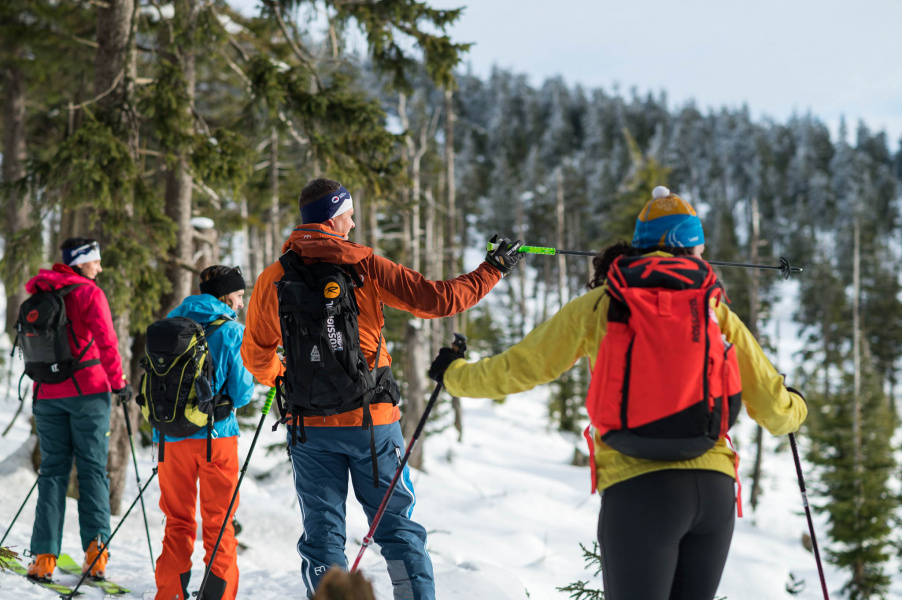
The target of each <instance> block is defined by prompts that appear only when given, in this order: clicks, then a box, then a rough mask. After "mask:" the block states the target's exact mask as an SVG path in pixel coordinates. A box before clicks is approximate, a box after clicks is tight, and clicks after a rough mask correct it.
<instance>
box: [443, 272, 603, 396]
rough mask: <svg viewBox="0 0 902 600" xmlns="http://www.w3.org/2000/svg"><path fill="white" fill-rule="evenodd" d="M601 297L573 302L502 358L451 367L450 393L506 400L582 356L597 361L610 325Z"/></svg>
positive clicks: (555, 375)
mask: <svg viewBox="0 0 902 600" xmlns="http://www.w3.org/2000/svg"><path fill="white" fill-rule="evenodd" d="M601 293H602V290H601V289H600V288H599V289H597V290H592V291H590V292H588V293H586V294H583V295H582V296H580V297H579V298H577V299H575V300H573V301H572V302H570V303H569V304H567V305H566V306H564V308H562V309H561V310H560V312H558V313H557V314H556V315H554V316H553V317H552V318H551V319H549V320H547V321H545V322H544V323H542V324H541V325H539V326H538V327H536V328H535V329H533V330H532V331H531V332H530V333H529V334H528V335H527V336H526V337H525V338H523V340H522V341H520V342H519V343H517V344H516V345H514V346H512V347H511V348H509V349H507V350H505V351H504V352H502V353H501V354H497V355H495V356H492V357H490V358H484V359H482V360H480V361H478V362H475V363H467V362H466V361H464V360H457V361H455V362H453V363H451V365H450V366H449V367H448V370H447V371H445V373H444V384H445V387H446V388H447V389H448V392H449V393H451V394H454V395H455V396H465V397H470V398H503V397H504V396H506V395H507V394H515V393H517V392H525V391H526V390H530V389H532V388H534V387H535V386H537V385H540V384H542V383H548V382H549V381H553V380H555V379H557V378H558V377H560V376H561V375H562V374H563V373H564V372H565V371H567V370H568V369H570V368H571V367H572V366H573V365H574V364H575V363H576V361H577V360H579V359H580V358H581V357H583V356H591V357H592V358H593V359H594V357H595V354H596V353H597V350H598V346H599V345H600V344H601V338H602V337H603V336H604V332H605V325H606V321H605V316H606V314H607V302H602V303H599V298H600V296H601Z"/></svg>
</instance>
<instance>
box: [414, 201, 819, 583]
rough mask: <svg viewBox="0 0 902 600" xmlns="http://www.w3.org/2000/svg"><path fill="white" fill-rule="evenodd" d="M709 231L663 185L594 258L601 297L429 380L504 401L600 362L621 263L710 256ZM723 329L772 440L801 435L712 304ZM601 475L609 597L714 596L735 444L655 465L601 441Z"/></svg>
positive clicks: (746, 398) (740, 331) (742, 334)
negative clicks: (582, 364)
mask: <svg viewBox="0 0 902 600" xmlns="http://www.w3.org/2000/svg"><path fill="white" fill-rule="evenodd" d="M703 251H704V233H703V231H702V226H701V221H700V220H699V219H698V216H697V215H696V213H695V210H694V209H693V208H692V207H691V206H690V205H689V204H688V203H687V202H686V201H685V200H683V199H682V198H680V197H679V196H677V195H675V194H672V193H671V192H670V191H669V190H668V189H667V188H664V187H662V186H660V187H658V188H655V190H654V193H653V198H652V200H650V201H649V202H648V203H647V204H646V206H645V208H644V209H643V211H642V213H640V215H639V218H638V219H637V223H636V230H635V235H634V237H633V241H632V244H627V243H625V242H621V243H618V244H615V245H614V246H611V247H609V248H607V249H606V250H605V251H603V252H602V253H601V254H599V256H597V257H596V258H595V259H594V266H595V273H594V277H593V280H592V281H591V282H590V283H589V288H590V291H589V292H587V293H586V294H583V295H582V296H580V297H579V298H576V299H575V300H573V301H571V302H570V303H568V304H567V305H565V306H564V307H563V308H562V309H561V310H560V312H558V313H557V314H556V315H554V316H553V317H552V318H551V319H549V320H548V321H546V322H545V323H543V324H541V325H539V326H538V327H536V328H535V329H534V330H533V331H532V332H530V333H529V334H528V335H527V336H526V337H525V338H524V339H523V340H522V341H521V342H519V343H518V344H516V345H515V346H513V347H511V348H510V349H508V350H507V351H505V352H502V353H501V354H498V355H496V356H493V357H490V358H485V359H482V360H480V361H478V362H475V363H468V362H467V361H466V360H463V358H462V356H461V355H460V354H459V353H456V352H455V351H454V350H451V349H450V348H443V349H442V350H441V352H440V353H439V356H438V357H437V358H436V359H435V362H433V364H432V366H431V368H430V370H429V374H430V376H431V377H432V378H433V379H435V380H436V381H441V382H442V383H444V386H445V388H446V389H447V390H448V392H449V393H451V394H453V395H455V396H462V397H472V398H501V397H504V396H506V395H508V394H515V393H517V392H523V391H526V390H529V389H531V388H533V387H535V386H537V385H540V384H543V383H547V382H549V381H552V380H554V379H556V378H557V377H559V376H560V375H561V374H563V373H564V372H565V371H567V370H569V369H570V368H571V367H572V366H573V365H574V364H575V363H576V362H577V360H579V359H580V358H582V357H588V358H589V360H590V362H592V363H593V367H594V360H595V358H596V356H597V354H598V350H599V347H600V346H601V342H602V339H603V338H604V336H605V334H606V331H607V315H608V308H609V305H610V301H611V299H610V297H609V296H608V294H606V293H605V290H606V287H605V280H606V278H607V274H608V268H609V267H610V266H611V264H612V262H613V261H614V260H615V259H616V258H617V257H618V256H621V255H633V256H638V255H657V256H673V255H689V256H699V257H700V256H701V254H702V252H703ZM711 307H712V309H713V311H714V314H715V315H716V318H717V322H718V324H719V326H720V329H721V332H722V333H723V335H724V336H725V337H726V340H727V341H728V342H729V343H731V344H733V345H734V347H735V349H736V357H737V362H738V365H739V371H740V376H741V380H742V401H743V404H744V405H745V407H746V410H747V411H748V413H749V415H750V416H751V417H752V418H753V419H754V420H755V421H756V422H758V423H759V424H760V425H761V426H763V427H764V428H765V429H767V430H768V431H769V432H770V433H771V434H773V435H783V434H787V433H790V432H793V431H795V430H797V429H798V428H799V426H800V425H801V424H802V422H804V420H805V418H806V417H807V415H808V409H807V405H806V404H805V401H804V399H803V398H802V396H801V395H800V394H799V393H798V392H796V391H795V390H792V389H791V388H787V387H786V386H785V385H784V382H783V376H782V375H780V374H779V373H778V372H777V371H776V369H774V367H773V366H772V365H771V363H770V362H769V361H768V360H767V358H766V357H765V355H764V353H763V351H762V350H761V347H760V346H759V345H758V343H757V341H756V340H755V338H754V337H753V336H752V334H751V333H750V332H749V330H748V328H747V327H746V326H745V325H744V324H743V323H742V321H741V320H740V319H739V317H737V316H736V315H735V314H734V313H733V312H732V311H730V309H729V308H728V307H727V305H726V304H725V303H723V302H715V301H712V303H711ZM593 440H594V459H595V465H594V466H595V477H596V478H597V480H596V483H597V488H598V489H599V490H602V502H601V511H600V515H599V521H598V541H599V544H600V546H601V555H602V572H603V578H604V591H605V598H606V599H608V600H635V599H642V600H710V599H712V598H714V596H715V594H716V592H717V586H718V585H719V583H720V578H721V575H722V573H723V568H724V564H725V563H726V558H727V553H728V552H729V548H730V542H731V540H732V536H733V524H734V519H735V502H736V499H735V495H734V487H735V486H734V483H735V476H736V463H735V462H734V461H735V458H734V453H733V450H731V449H730V447H729V446H728V445H727V443H726V441H725V440H724V438H720V439H719V440H718V441H717V443H716V444H715V446H714V447H713V448H712V449H710V450H708V451H707V452H705V453H704V454H702V455H701V456H698V457H697V458H693V459H689V460H683V461H678V462H668V461H653V460H646V459H640V458H634V457H631V456H627V455H625V454H622V453H620V452H618V451H616V450H614V449H613V448H611V447H609V446H607V445H606V444H605V443H604V442H602V441H601V438H600V436H599V435H598V432H597V431H595V432H594V435H593Z"/></svg>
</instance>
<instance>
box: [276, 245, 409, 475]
mask: <svg viewBox="0 0 902 600" xmlns="http://www.w3.org/2000/svg"><path fill="white" fill-rule="evenodd" d="M279 262H281V263H282V268H283V269H284V270H285V275H284V276H283V277H282V279H281V280H280V281H278V282H277V283H276V286H277V289H278V298H279V322H280V324H281V328H282V345H283V347H284V349H285V375H284V376H283V377H281V378H280V380H279V381H278V382H277V384H276V389H277V398H278V400H279V402H278V405H279V410H280V412H281V413H282V421H281V422H290V423H291V424H292V425H294V428H293V430H292V431H293V436H292V443H294V442H295V441H296V437H297V435H298V434H300V437H301V443H304V442H306V434H305V432H304V419H303V417H306V416H324V415H337V414H340V413H344V412H348V411H351V410H355V409H358V408H363V428H364V429H369V430H370V441H371V446H372V448H371V449H372V450H373V467H374V475H375V479H378V470H377V469H376V462H375V437H374V436H375V433H374V431H373V428H372V427H371V425H372V416H371V414H370V409H369V407H370V404H374V403H379V402H391V403H393V404H397V403H398V400H399V399H400V391H399V389H398V384H397V383H396V382H395V380H394V378H393V377H392V374H391V369H390V367H382V368H376V369H374V370H373V371H370V368H369V366H368V365H367V361H366V358H365V357H364V355H363V352H362V351H361V349H360V333H359V327H358V323H357V315H358V314H359V312H360V310H359V308H358V307H357V298H356V296H355V292H354V288H355V287H358V286H362V285H363V280H362V279H361V278H360V277H359V275H358V274H357V272H356V271H355V270H354V267H353V266H352V265H335V264H331V263H324V262H320V263H314V264H310V265H305V264H304V262H303V260H302V259H301V257H300V256H299V255H298V254H296V253H295V252H293V251H291V250H289V251H288V252H286V253H285V254H284V255H282V257H281V258H280V259H279ZM381 351H382V338H381V335H380V338H379V347H378V350H377V351H376V362H375V365H376V366H378V364H379V354H380V353H381ZM283 387H284V390H283V389H282V388H283ZM283 394H284V396H283ZM288 415H290V418H291V420H290V421H289V418H288ZM377 485H378V484H377Z"/></svg>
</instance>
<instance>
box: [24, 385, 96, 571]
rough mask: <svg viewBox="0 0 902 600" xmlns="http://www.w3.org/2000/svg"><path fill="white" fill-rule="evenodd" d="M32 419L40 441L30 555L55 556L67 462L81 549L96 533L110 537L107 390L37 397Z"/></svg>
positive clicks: (62, 515)
mask: <svg viewBox="0 0 902 600" xmlns="http://www.w3.org/2000/svg"><path fill="white" fill-rule="evenodd" d="M33 413H34V422H35V425H36V426H37V430H38V440H39V441H40V444H41V475H40V477H38V505H37V509H36V511H35V516H34V528H33V529H32V533H31V551H32V552H33V553H34V554H53V555H55V556H59V555H60V549H61V546H62V535H63V523H64V521H65V517H66V489H67V488H68V487H69V473H70V471H71V470H72V461H73V460H74V461H75V465H76V467H77V468H78V525H79V528H80V532H81V546H82V549H83V550H87V548H88V546H90V545H91V541H92V540H94V539H96V538H97V536H100V537H101V541H104V542H105V541H106V540H107V539H108V538H109V536H110V480H109V479H108V478H107V473H106V462H107V453H108V450H109V443H110V438H109V435H110V393H109V392H103V393H100V394H89V395H86V396H77V397H74V398H53V399H46V400H37V401H35V403H34V409H33Z"/></svg>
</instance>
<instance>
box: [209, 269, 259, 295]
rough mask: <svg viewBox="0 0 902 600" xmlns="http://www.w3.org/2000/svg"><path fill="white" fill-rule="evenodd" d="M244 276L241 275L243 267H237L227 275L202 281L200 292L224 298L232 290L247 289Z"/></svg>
mask: <svg viewBox="0 0 902 600" xmlns="http://www.w3.org/2000/svg"><path fill="white" fill-rule="evenodd" d="M246 288H247V285H245V283H244V277H242V276H241V269H239V268H238V267H235V268H234V269H232V270H231V271H229V272H228V273H226V274H225V275H220V276H219V277H214V278H213V279H208V280H206V281H201V282H200V293H201V294H210V295H211V296H213V297H214V298H222V297H223V296H228V295H229V294H231V293H232V292H237V291H239V290H243V289H246Z"/></svg>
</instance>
